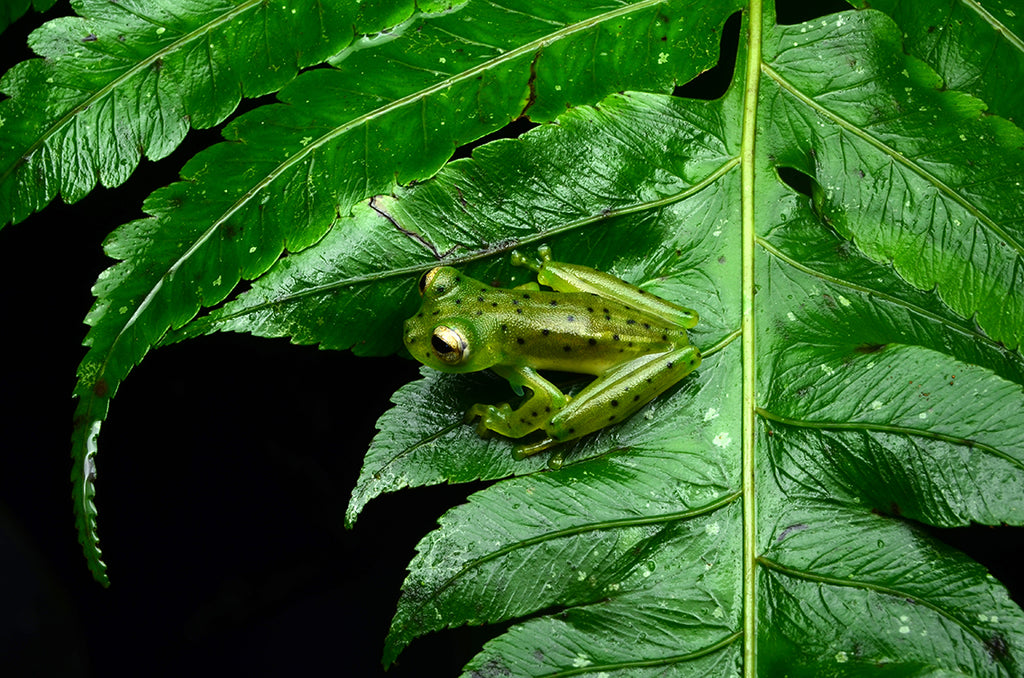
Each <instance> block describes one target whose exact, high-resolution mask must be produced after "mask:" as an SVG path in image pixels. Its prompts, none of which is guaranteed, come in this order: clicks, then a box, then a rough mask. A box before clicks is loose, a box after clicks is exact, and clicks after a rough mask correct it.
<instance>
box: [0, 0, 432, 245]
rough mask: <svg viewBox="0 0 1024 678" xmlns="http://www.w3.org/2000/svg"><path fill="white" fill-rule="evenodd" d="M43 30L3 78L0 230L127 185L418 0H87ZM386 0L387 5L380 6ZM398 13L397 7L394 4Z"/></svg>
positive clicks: (404, 12)
mask: <svg viewBox="0 0 1024 678" xmlns="http://www.w3.org/2000/svg"><path fill="white" fill-rule="evenodd" d="M72 4H73V6H74V9H75V11H76V12H77V13H78V16H76V17H63V18H60V19H54V20H53V21H50V22H48V23H46V24H44V25H43V26H42V27H40V28H39V29H37V30H36V31H35V32H33V33H32V35H31V36H30V38H29V46H30V47H31V48H32V49H33V50H34V51H35V52H36V54H38V55H39V56H40V57H42V58H41V59H31V60H29V61H24V62H22V63H20V64H18V65H17V66H15V67H14V68H12V69H11V70H10V71H8V72H7V73H6V74H5V75H4V76H3V79H2V80H0V92H3V93H4V94H6V95H7V96H8V97H9V98H8V99H6V100H5V101H3V102H0V226H3V225H4V224H6V223H7V222H9V221H12V220H13V221H15V222H17V221H21V220H22V219H24V218H25V217H27V216H28V215H29V214H31V213H32V212H35V211H37V210H40V209H42V208H43V207H45V206H46V204H47V203H49V202H50V200H52V199H53V198H54V197H55V196H56V195H57V194H60V195H61V196H62V197H63V198H64V200H65V201H66V202H69V203H73V202H75V201H77V200H79V199H81V198H82V197H83V196H85V195H86V194H87V193H88V192H89V191H91V190H92V189H93V188H94V187H95V185H96V182H97V181H99V182H100V183H101V184H103V185H104V186H117V185H119V184H121V183H122V182H124V181H125V180H126V179H127V178H128V177H129V176H130V175H131V173H132V172H133V171H134V170H135V167H136V166H137V165H138V163H139V159H140V157H141V156H142V155H143V154H144V155H145V156H146V157H148V158H150V159H152V160H157V159H159V158H163V157H164V156H166V155H168V154H169V153H170V152H171V151H173V150H174V149H175V148H176V147H177V146H178V144H179V143H181V140H182V139H183V138H184V136H185V133H186V132H187V131H188V129H189V127H190V126H195V127H199V128H204V127H212V126H214V125H216V124H218V123H220V122H222V121H223V120H224V119H225V118H227V116H228V115H230V114H231V112H232V111H234V110H235V107H236V106H238V103H239V101H240V100H241V98H242V97H243V96H247V97H254V96H259V95H262V94H266V93H268V92H273V91H276V90H277V89H279V88H280V87H281V86H282V85H284V84H285V83H287V82H288V81H289V80H291V79H292V78H294V77H295V73H296V72H297V70H298V69H300V68H302V67H305V66H310V65H312V64H316V63H319V62H321V61H323V60H324V59H326V58H327V57H329V56H331V55H333V54H335V53H336V52H338V51H339V50H341V49H343V48H345V47H347V46H348V45H349V44H350V43H351V42H352V40H353V38H355V37H356V35H357V34H356V32H355V31H354V30H353V28H354V27H358V29H359V30H362V31H366V32H371V31H377V30H380V29H382V28H385V27H387V26H389V25H391V24H389V23H386V22H388V21H390V22H395V21H401V20H403V19H407V18H408V17H410V16H411V15H412V13H413V10H414V3H413V2H411V1H409V2H404V3H398V4H397V5H396V3H393V2H368V3H365V6H364V5H360V4H353V5H350V4H347V3H320V2H299V3H289V4H280V3H264V2H254V1H253V0H194V1H190V2H187V3H180V2H172V1H170V0H163V1H157V0H147V1H146V2H108V1H106V0H77V2H73V3H72ZM377 5H381V7H377ZM385 7H386V8H387V9H386V11H385V10H384V8H385Z"/></svg>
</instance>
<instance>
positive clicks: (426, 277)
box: [420, 266, 441, 297]
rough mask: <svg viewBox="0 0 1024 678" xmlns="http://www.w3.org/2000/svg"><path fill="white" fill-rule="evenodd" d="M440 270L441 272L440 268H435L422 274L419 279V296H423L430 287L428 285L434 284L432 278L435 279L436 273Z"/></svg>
mask: <svg viewBox="0 0 1024 678" xmlns="http://www.w3.org/2000/svg"><path fill="white" fill-rule="evenodd" d="M440 270H441V267H440V266H435V267H434V268H432V269H430V270H429V271H427V272H426V273H424V274H423V277H421V278H420V296H421V297H422V296H423V293H424V292H426V291H427V287H429V286H430V283H432V282H434V278H435V277H437V272H438V271H440Z"/></svg>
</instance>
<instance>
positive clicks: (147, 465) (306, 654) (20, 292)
mask: <svg viewBox="0 0 1024 678" xmlns="http://www.w3.org/2000/svg"><path fill="white" fill-rule="evenodd" d="M809 6H811V7H813V10H812V11H813V14H812V13H808V12H801V10H800V9H799V8H795V9H793V11H792V13H790V14H788V15H786V16H783V17H781V18H782V19H783V20H784V21H785V22H786V23H791V22H795V21H799V20H803V19H805V18H809V17H810V16H814V15H823V14H827V13H830V12H832V11H838V10H842V9H846V8H847V6H846V5H845V4H843V3H839V2H819V3H810V4H809ZM788 7H789V5H787V8H788ZM66 12H67V9H66V8H65V6H64V4H63V3H61V4H59V5H58V7H57V8H56V9H55V10H54V11H52V12H50V13H48V14H47V15H46V17H47V18H50V17H54V16H60V15H62V14H64V13H66ZM39 23H40V19H39V16H38V15H36V14H29V15H28V16H26V17H25V18H23V19H22V20H20V21H19V22H18V23H16V24H15V25H14V26H13V27H11V28H9V29H8V30H7V31H6V32H5V33H4V34H3V36H2V37H0V43H2V47H0V59H2V63H0V69H2V70H4V71H6V69H7V68H9V67H10V65H12V64H14V63H16V62H18V61H20V60H22V59H25V58H29V57H30V56H31V53H30V52H29V51H28V50H27V48H26V47H25V37H26V36H27V34H28V33H29V32H30V31H31V29H32V28H33V27H35V26H37V25H38V24H39ZM738 27H739V24H738V21H736V20H735V17H734V20H733V21H731V22H730V24H729V29H728V32H729V33H730V37H728V38H727V39H726V41H725V44H724V49H725V50H726V51H727V52H733V53H734V50H735V47H734V43H735V33H736V31H738ZM730 69H731V64H730V62H729V59H728V58H727V59H725V60H724V63H723V67H722V68H718V69H715V70H713V71H711V72H709V73H707V74H705V75H704V76H702V77H701V78H700V79H699V81H698V82H697V83H695V84H692V85H689V86H687V87H686V88H684V90H683V92H682V93H683V94H685V95H687V96H705V97H711V96H715V95H716V94H717V93H720V92H721V91H722V88H723V87H724V83H725V82H726V81H727V80H728V77H729V74H730ZM248 105H249V106H251V105H253V104H252V102H250V103H249V104H248ZM218 134H219V133H218V131H217V130H205V131H193V132H190V134H189V136H188V138H187V140H186V143H185V144H184V145H183V146H182V147H181V148H180V149H179V150H178V151H176V152H175V153H174V154H172V155H171V156H170V157H169V158H166V159H164V160H162V161H160V162H157V163H153V162H149V161H143V163H142V164H141V166H140V168H139V170H138V171H137V172H136V174H135V175H133V177H132V178H131V180H130V181H129V182H128V184H127V186H125V187H123V188H115V189H102V188H100V189H97V190H95V191H93V192H92V193H91V194H90V195H89V196H88V197H87V198H85V199H83V200H82V201H80V202H79V203H78V204H76V205H74V206H70V207H69V206H67V205H65V204H64V203H63V202H61V201H60V200H57V201H55V202H54V203H53V204H51V205H50V206H49V207H48V208H46V209H45V210H44V211H42V212H41V213H39V214H37V215H34V216H33V217H31V218H29V219H28V220H26V221H25V222H22V223H20V224H16V225H13V226H12V225H8V226H7V227H6V228H5V229H4V230H3V231H0V254H2V266H0V310H2V315H0V317H2V321H0V335H2V337H3V349H4V350H3V354H2V356H3V363H4V369H3V372H2V374H3V377H2V381H0V386H2V390H0V392H2V400H0V405H2V406H0V436H2V437H0V462H2V467H0V582H2V583H0V672H3V673H4V674H5V675H11V676H20V675H41V676H51V675H54V676H80V675H95V676H118V675H151V676H162V675H173V674H181V673H193V674H194V673H196V672H199V673H200V674H205V673H213V672H216V673H223V674H226V675H271V674H277V673H283V672H286V671H287V672H292V673H296V674H298V675H307V676H309V675H352V676H373V675H378V674H381V673H382V669H381V667H380V663H379V662H380V655H381V649H382V646H383V641H384V637H385V635H386V632H387V628H388V623H389V621H390V617H391V615H392V614H393V612H394V609H395V603H396V601H397V598H398V594H399V588H400V586H401V583H402V580H403V578H404V574H405V566H406V564H407V563H408V561H409V560H410V558H411V557H412V556H413V553H414V546H415V544H416V542H417V541H418V540H419V539H420V538H421V537H422V536H423V535H425V534H426V533H427V532H428V531H429V530H431V529H432V528H433V527H434V526H435V524H436V520H437V518H438V517H439V516H440V515H441V514H442V513H443V512H444V511H445V510H446V509H447V508H448V507H450V506H452V505H454V504H457V503H459V502H461V501H462V500H463V499H464V498H465V496H466V495H467V494H469V493H470V492H472V491H475V490H477V489H480V487H482V485H480V484H477V485H466V486H459V487H447V486H445V487H434V488H424V489H416V490H407V491H404V492H401V493H398V494H396V495H391V496H386V497H382V498H380V499H377V500H375V501H373V502H371V503H370V504H369V505H368V507H367V508H366V510H365V511H364V513H363V515H362V517H361V518H360V519H359V522H358V523H357V524H356V527H355V529H354V530H351V531H346V530H345V529H344V527H343V515H344V510H345V506H346V503H347V501H348V497H349V493H350V491H351V488H352V487H353V485H354V484H355V480H356V477H357V475H358V472H359V468H360V465H361V463H362V455H363V453H364V451H365V450H366V447H367V445H368V443H369V441H370V439H371V438H372V436H373V434H374V430H375V429H374V422H375V421H376V419H377V417H379V416H380V415H381V414H382V413H383V412H384V411H385V409H387V407H388V406H389V400H388V399H389V397H390V395H391V393H392V392H393V391H394V390H395V389H396V388H397V387H398V386H400V385H401V384H403V383H405V382H407V381H409V380H410V379H412V378H414V377H415V376H416V374H417V369H416V367H415V366H414V365H413V364H411V363H410V362H408V361H405V360H402V359H401V358H379V359H367V358H362V359H360V358H355V357H353V356H352V355H351V354H348V353H341V352H327V351H318V350H317V349H315V348H311V347H298V346H292V345H290V344H289V343H288V342H287V341H286V340H263V339H255V338H252V337H248V336H242V335H230V334H225V335H217V336H212V337H206V338H202V339H198V340H194V341H190V342H187V343H185V344H182V345H178V346H172V347H169V348H164V349H160V350H157V351H155V352H153V353H151V354H149V355H148V356H147V357H146V359H145V360H144V361H143V363H142V364H141V366H140V367H138V368H137V369H136V370H135V371H134V372H132V374H131V375H130V376H129V378H128V379H127V380H126V381H125V383H124V384H123V386H122V387H121V390H120V392H119V393H118V396H117V398H116V399H115V400H114V401H113V405H112V409H111V414H110V417H109V419H108V421H107V423H106V425H105V426H104V429H103V434H102V436H101V438H100V446H101V448H100V449H101V453H100V456H99V459H98V470H99V482H98V506H99V510H100V536H101V538H102V540H103V541H102V546H103V552H104V557H105V560H106V561H107V563H108V565H109V566H110V574H111V578H112V580H113V586H112V587H111V588H110V589H103V588H101V587H100V586H99V585H98V584H96V583H95V582H93V580H92V579H91V577H90V575H89V573H88V571H87V570H86V567H85V561H84V558H83V557H82V555H81V552H80V548H79V545H78V543H77V541H76V537H75V532H74V525H73V519H72V508H71V502H70V485H69V480H68V473H69V467H70V465H69V459H68V451H69V448H70V446H69V437H70V427H71V414H72V410H73V402H72V400H71V397H70V394H71V390H72V387H73V385H74V374H75V368H76V366H77V364H78V361H79V360H80V359H81V357H82V355H83V353H84V349H82V348H81V346H80V344H81V340H82V338H83V336H84V334H85V329H86V328H85V326H84V325H83V324H82V318H83V317H84V316H85V313H86V312H87V310H88V309H89V307H90V306H91V304H92V301H93V299H92V296H91V293H90V291H89V288H90V286H91V285H92V283H93V282H94V281H95V280H96V276H97V275H98V274H99V273H100V271H102V270H103V269H104V268H106V267H107V266H108V265H109V264H110V261H109V260H108V259H106V258H105V257H104V255H103V253H102V249H101V246H100V243H101V242H102V240H103V238H104V237H105V236H106V235H107V234H108V233H109V232H110V231H111V230H113V229H114V228H115V227H116V226H118V225H119V224H122V223H124V222H126V221H130V220H132V219H136V218H140V217H142V216H143V214H142V212H141V204H142V200H143V198H145V196H146V195H148V194H149V193H150V192H151V191H153V190H154V189H156V188H159V187H160V186H163V185H166V184H168V183H170V182H172V181H173V180H175V179H176V177H177V172H178V171H179V170H180V168H181V166H182V165H183V163H184V162H185V161H186V160H187V159H188V158H190V157H191V156H192V155H193V154H194V153H195V152H196V151H197V150H199V149H201V148H202V147H204V146H206V145H208V144H210V143H212V142H214V141H216V139H217V138H219V136H218ZM468 151H469V149H468V148H467V149H461V151H460V152H461V153H462V154H465V153H467V152H468ZM936 532H937V533H939V532H940V531H936ZM1020 535H1021V530H1020V529H1013V528H971V529H963V530H943V531H941V533H940V536H941V538H943V539H944V540H945V541H947V542H949V543H951V544H953V545H955V546H957V547H958V548H961V549H964V550H966V551H967V552H968V553H969V554H970V555H971V556H972V557H973V558H974V559H976V560H978V561H980V562H981V563H983V564H985V565H986V566H987V567H989V568H990V570H991V571H992V572H993V574H994V575H995V576H996V577H997V578H999V579H1000V580H1001V581H1003V582H1004V583H1006V584H1007V585H1008V586H1009V587H1010V589H1011V593H1013V594H1014V595H1015V599H1016V600H1017V601H1018V602H1020V601H1021V600H1022V598H1021V591H1022V589H1021V574H1020V572H1019V571H1018V568H1017V567H1015V564H1014V561H1013V560H1012V558H1013V556H1014V555H1015V551H1016V546H1017V545H1018V544H1019V543H1020ZM506 626H507V625H495V626H490V627H482V628H479V627H478V628H463V629H455V630H450V631H444V632H442V633H439V634H433V635H430V636H428V637H427V638H425V639H421V640H417V641H415V642H414V643H413V644H412V645H411V646H410V647H409V648H408V649H407V650H406V651H405V652H404V653H403V655H402V656H401V657H400V658H399V662H398V664H396V666H394V667H393V668H392V669H391V671H390V672H389V673H388V675H390V676H393V677H395V678H398V677H401V676H434V675H436V676H454V675H458V673H459V671H460V669H461V667H462V666H463V665H464V664H465V662H466V661H468V660H469V659H470V658H471V657H472V656H473V654H475V653H476V652H477V651H478V650H479V648H480V646H481V645H482V644H483V643H484V642H486V640H487V639H489V638H491V637H493V636H494V635H497V634H498V633H500V632H501V631H502V630H503V629H504V628H505V627H506Z"/></svg>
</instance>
